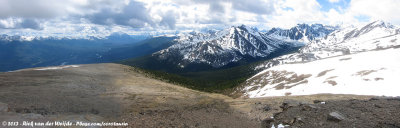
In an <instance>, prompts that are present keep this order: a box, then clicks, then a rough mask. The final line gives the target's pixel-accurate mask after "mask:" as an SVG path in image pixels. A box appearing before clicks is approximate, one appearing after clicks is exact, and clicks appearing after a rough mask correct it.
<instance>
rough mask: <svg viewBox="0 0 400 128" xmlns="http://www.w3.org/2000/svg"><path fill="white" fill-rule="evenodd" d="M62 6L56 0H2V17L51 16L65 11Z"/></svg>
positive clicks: (0, 8)
mask: <svg viewBox="0 0 400 128" xmlns="http://www.w3.org/2000/svg"><path fill="white" fill-rule="evenodd" d="M61 6H62V1H56V0H51V1H49V0H0V18H8V17H24V18H51V17H55V16H58V15H59V14H61V13H63V11H65V10H64V9H63V7H61Z"/></svg>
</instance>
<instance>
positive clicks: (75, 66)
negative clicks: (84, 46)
mask: <svg viewBox="0 0 400 128" xmlns="http://www.w3.org/2000/svg"><path fill="white" fill-rule="evenodd" d="M77 67H79V65H67V66H57V67H46V68H38V69H34V70H39V71H44V70H57V69H64V68H77Z"/></svg>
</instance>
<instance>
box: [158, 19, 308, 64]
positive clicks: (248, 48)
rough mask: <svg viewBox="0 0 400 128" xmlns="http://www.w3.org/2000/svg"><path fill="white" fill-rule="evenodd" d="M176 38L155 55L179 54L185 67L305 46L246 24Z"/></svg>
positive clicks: (174, 55) (223, 61) (165, 56)
mask: <svg viewBox="0 0 400 128" xmlns="http://www.w3.org/2000/svg"><path fill="white" fill-rule="evenodd" d="M175 41H176V42H177V43H176V44H175V45H173V46H171V47H169V48H167V49H164V50H161V51H159V52H157V53H155V54H153V55H154V56H157V57H158V58H159V59H161V60H165V59H169V58H173V57H175V58H177V62H178V63H177V64H178V65H179V66H180V67H182V68H183V67H185V66H186V65H187V64H190V63H205V64H208V65H211V66H213V67H221V66H224V65H227V64H228V63H231V62H237V61H240V60H241V59H243V58H245V57H246V56H249V57H252V58H259V57H268V56H269V55H270V54H272V53H274V52H279V51H280V50H289V49H291V48H294V47H300V46H303V44H302V43H299V42H297V41H292V42H286V41H282V40H279V39H276V38H273V37H271V36H267V35H264V34H262V33H260V32H258V31H257V30H255V29H253V28H250V27H247V26H244V25H242V26H238V27H230V28H228V29H225V30H221V31H216V32H208V33H190V34H188V35H185V36H180V38H178V39H177V40H175Z"/></svg>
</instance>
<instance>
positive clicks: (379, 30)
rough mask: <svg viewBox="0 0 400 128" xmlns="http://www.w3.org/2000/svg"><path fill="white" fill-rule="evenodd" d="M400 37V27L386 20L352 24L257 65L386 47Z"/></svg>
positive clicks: (269, 64)
mask: <svg viewBox="0 0 400 128" xmlns="http://www.w3.org/2000/svg"><path fill="white" fill-rule="evenodd" d="M399 40H400V29H399V28H398V27H396V26H394V25H391V24H389V23H386V22H383V21H374V22H372V23H369V24H367V25H362V26H358V27H354V26H349V27H345V28H342V29H339V30H336V31H334V32H332V33H331V34H329V35H327V36H326V37H324V38H322V39H317V40H314V41H312V42H310V43H309V44H307V45H306V46H304V47H303V48H301V49H300V50H299V52H297V53H293V54H288V55H284V56H281V57H278V58H274V59H273V60H270V61H266V62H265V63H264V64H262V65H260V66H259V67H258V68H269V67H272V66H274V65H278V64H285V63H297V62H309V61H314V60H318V59H323V58H328V57H334V56H341V55H347V54H352V53H358V52H364V51H371V50H379V49H385V48H390V47H395V46H398V45H400V42H399Z"/></svg>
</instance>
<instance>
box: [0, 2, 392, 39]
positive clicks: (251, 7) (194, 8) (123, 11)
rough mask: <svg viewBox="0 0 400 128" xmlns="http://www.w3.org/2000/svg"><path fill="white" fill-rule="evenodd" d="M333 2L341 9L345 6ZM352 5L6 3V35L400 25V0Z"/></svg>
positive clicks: (2, 12)
mask: <svg viewBox="0 0 400 128" xmlns="http://www.w3.org/2000/svg"><path fill="white" fill-rule="evenodd" d="M329 2H330V3H332V5H334V6H336V5H338V4H337V2H342V1H341V0H329ZM343 2H344V1H343ZM347 5H348V7H333V8H331V9H329V10H328V9H323V8H322V7H326V6H321V5H320V3H318V1H317V0H247V1H242V0H151V1H150V0H57V1H55V0H36V1H32V0H0V29H2V32H10V31H14V30H11V29H15V31H18V30H21V31H29V32H31V31H34V30H36V31H41V32H43V33H45V32H47V33H65V34H67V33H73V32H72V31H79V32H76V33H80V30H81V29H82V26H86V28H91V29H94V30H95V28H96V29H97V30H103V31H91V30H90V31H84V32H87V33H89V34H95V32H99V33H100V32H101V33H102V34H106V33H109V32H112V31H125V32H127V33H138V32H146V33H147V32H149V33H158V32H175V31H192V30H204V28H211V29H220V28H224V27H228V26H231V25H241V24H245V25H251V26H257V27H261V28H260V29H266V28H271V27H283V28H289V27H292V26H294V25H296V24H299V23H323V24H329V25H336V24H357V23H359V22H360V21H359V20H358V19H360V17H363V18H367V20H365V19H363V20H365V21H366V22H370V21H371V20H377V19H382V20H385V21H389V22H392V23H394V24H400V15H397V14H396V13H397V12H400V8H398V7H400V2H398V1H397V0H380V1H375V0H352V1H351V2H349V3H348V4H346V6H347ZM322 10H328V11H322ZM368 18H369V19H368ZM363 22H364V21H363ZM87 26H90V27H87ZM62 27H65V28H64V29H62ZM24 28H29V29H33V30H23V29H24ZM3 30H4V31H3ZM87 30H89V29H87Z"/></svg>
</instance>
